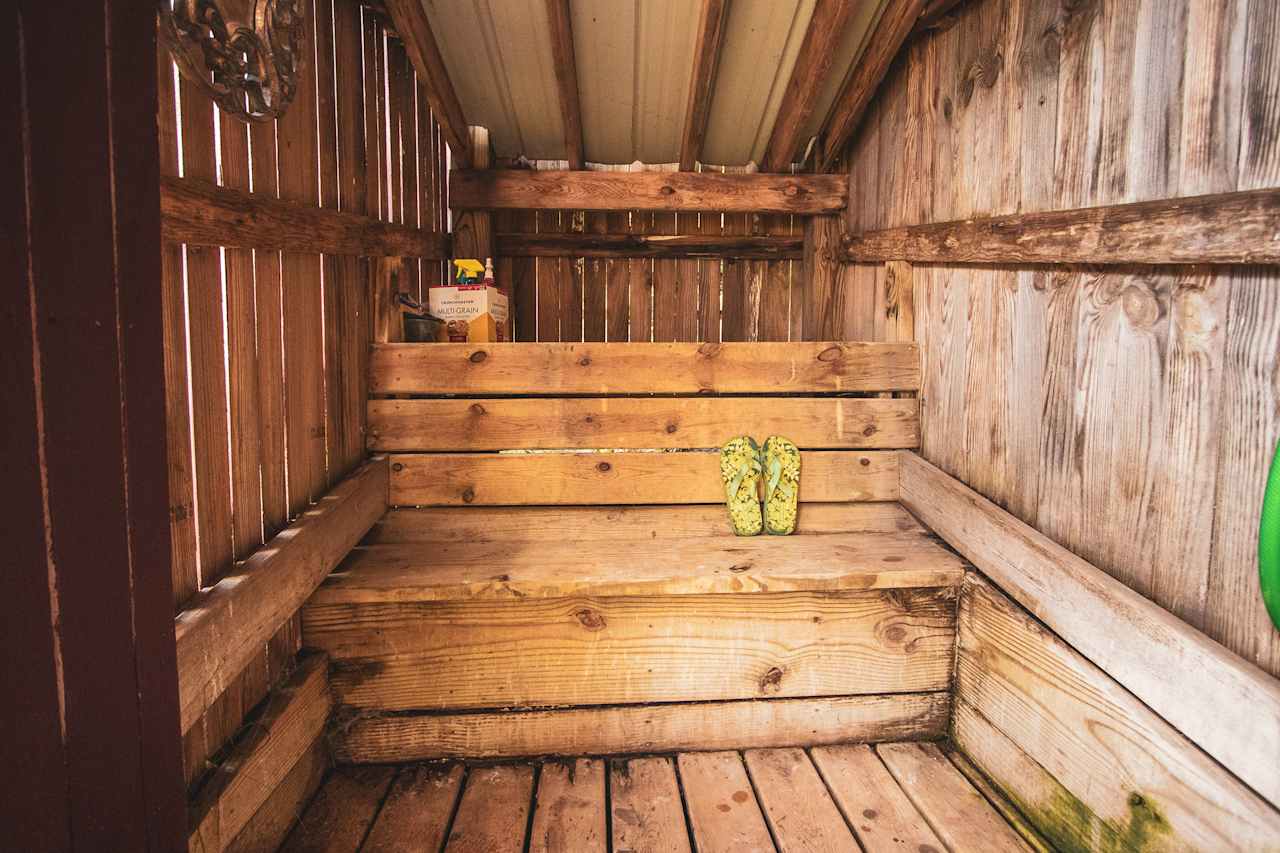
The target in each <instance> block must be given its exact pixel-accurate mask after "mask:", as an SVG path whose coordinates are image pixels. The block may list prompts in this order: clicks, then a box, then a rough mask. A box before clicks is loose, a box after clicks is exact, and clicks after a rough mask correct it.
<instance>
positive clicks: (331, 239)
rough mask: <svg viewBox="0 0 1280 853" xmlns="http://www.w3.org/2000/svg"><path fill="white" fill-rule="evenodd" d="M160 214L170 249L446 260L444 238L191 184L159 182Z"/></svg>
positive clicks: (170, 180) (187, 180) (174, 180)
mask: <svg viewBox="0 0 1280 853" xmlns="http://www.w3.org/2000/svg"><path fill="white" fill-rule="evenodd" d="M160 213H161V216H162V221H161V234H162V236H163V237H164V239H165V240H167V241H169V242H171V243H187V244H188V245H192V246H228V247H232V246H234V247H236V248H243V249H284V250H288V251H293V252H315V253H323V254H326V255H356V256H361V257H379V256H386V257H406V258H447V257H448V256H449V248H448V244H449V240H448V237H447V236H445V235H444V234H435V233H432V232H430V231H421V230H419V229H417V228H408V227H405V226H403V225H393V224H391V223H388V222H382V221H380V220H377V219H371V218H369V217H368V216H361V215H359V214H356V213H346V212H343V211H337V210H326V209H325V208H322V207H315V206H312V205H307V204H299V203H297V202H292V201H283V200H281V199H278V198H273V197H270V196H265V195H259V194H256V193H246V192H241V191H239V190H233V189H229V188H227V187H220V186H217V185H216V184H211V183H209V182H207V181H200V180H196V179H194V178H174V177H161V178H160Z"/></svg>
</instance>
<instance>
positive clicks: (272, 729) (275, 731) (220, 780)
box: [189, 655, 332, 853]
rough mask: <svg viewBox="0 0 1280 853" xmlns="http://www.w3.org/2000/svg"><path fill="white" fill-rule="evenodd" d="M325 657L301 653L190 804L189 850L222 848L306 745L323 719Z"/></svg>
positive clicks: (325, 711)
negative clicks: (291, 670)
mask: <svg viewBox="0 0 1280 853" xmlns="http://www.w3.org/2000/svg"><path fill="white" fill-rule="evenodd" d="M327 671H328V660H327V659H326V658H325V656H324V655H312V656H310V657H306V658H303V659H302V661H301V662H300V664H299V666H298V669H297V670H296V671H295V672H294V674H293V675H292V676H290V678H289V680H288V681H287V682H285V683H284V684H282V685H281V686H280V687H278V688H277V689H276V690H275V691H273V693H272V695H271V698H270V700H269V701H268V703H267V705H266V707H265V708H264V709H263V711H262V713H261V715H260V716H259V717H258V718H257V719H256V720H254V721H253V724H252V726H251V727H250V729H249V730H248V731H247V732H245V733H244V734H243V735H242V736H241V739H240V740H239V741H238V742H237V743H236V745H235V746H234V747H233V748H232V751H231V753H230V754H229V755H228V756H227V757H226V759H225V760H224V761H223V762H222V764H221V766H220V767H219V768H218V769H217V770H216V771H215V772H214V773H213V775H212V777H211V778H210V779H209V780H208V781H207V782H205V784H204V786H203V787H202V788H201V790H200V792H199V793H198V794H197V795H196V798H195V800H194V801H193V802H192V804H191V807H190V812H191V826H192V829H191V836H190V838H189V849H190V850H192V851H202V853H203V851H221V850H223V849H225V848H226V847H227V846H228V845H229V844H230V843H231V841H232V839H234V838H235V837H236V835H237V834H238V833H239V832H240V830H241V829H243V828H244V827H245V825H246V824H247V823H248V822H249V820H250V819H251V818H252V817H253V816H254V813H255V812H257V811H258V809H259V807H261V806H262V805H263V804H264V803H266V802H267V800H268V798H269V797H270V796H271V792H272V791H273V790H275V788H276V786H277V785H279V784H280V783H281V782H283V781H284V779H285V777H286V776H287V775H288V773H289V771H290V769H291V768H292V767H293V766H294V764H295V763H296V762H297V761H298V760H299V759H300V758H302V756H303V755H304V753H306V752H307V750H308V749H310V748H311V745H312V744H313V743H315V741H316V738H318V737H319V736H320V734H321V732H322V731H323V729H324V724H325V722H326V721H327V720H328V719H329V710H330V708H331V706H332V702H331V700H330V698H329V689H328V676H327Z"/></svg>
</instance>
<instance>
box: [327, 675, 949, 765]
mask: <svg viewBox="0 0 1280 853" xmlns="http://www.w3.org/2000/svg"><path fill="white" fill-rule="evenodd" d="M950 709H951V701H950V695H949V694H948V693H947V692H946V691H939V692H934V693H900V694H893V695H880V696H876V695H868V696H838V697H830V698H819V699H763V700H761V699H756V700H746V701H733V702H678V703H671V704H662V705H623V706H613V707H604V708H567V709H563V710H554V711H546V710H538V711H489V712H479V713H467V714H427V715H421V716H418V715H408V714H397V715H388V716H374V715H367V714H366V715H361V716H359V717H356V718H355V719H352V720H349V721H341V722H342V723H343V724H342V725H339V726H337V727H335V735H334V752H335V754H336V756H337V758H338V760H339V761H346V762H356V763H378V764H381V763H386V762H396V761H426V760H430V759H436V758H515V757H520V756H526V755H547V754H549V753H556V754H561V755H602V754H608V753H619V752H678V751H681V750H690V749H696V750H707V749H763V748H768V747H782V746H814V745H819V744H828V743H848V742H850V741H859V742H880V741H903V740H935V739H937V738H940V737H944V736H945V735H946V731H947V720H948V717H949V716H950Z"/></svg>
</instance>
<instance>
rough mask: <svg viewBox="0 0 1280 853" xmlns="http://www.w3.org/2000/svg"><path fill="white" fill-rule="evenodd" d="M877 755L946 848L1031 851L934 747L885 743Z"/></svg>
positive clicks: (999, 852)
mask: <svg viewBox="0 0 1280 853" xmlns="http://www.w3.org/2000/svg"><path fill="white" fill-rule="evenodd" d="M876 754H877V755H879V756H880V760H881V761H883V762H884V764H885V766H886V767H888V768H889V772H890V773H892V774H893V777H894V778H895V779H896V780H897V781H898V784H899V785H901V786H902V790H903V791H905V792H906V794H907V796H908V797H909V798H910V799H911V802H912V803H913V804H914V805H915V807H916V809H917V810H918V811H919V812H920V814H921V815H923V816H924V818H925V819H926V820H927V821H928V822H929V825H930V826H931V827H933V831H934V832H936V833H937V834H938V837H939V838H941V840H942V842H943V844H944V845H945V847H946V849H947V850H988V851H991V853H1020V851H1024V850H1027V849H1029V848H1028V846H1027V844H1026V842H1025V841H1023V840H1022V838H1021V836H1019V835H1018V833H1017V832H1015V831H1014V830H1013V828H1012V827H1011V826H1009V824H1008V823H1006V822H1005V820H1004V818H1003V816H1001V815H1000V813H998V812H997V811H996V810H995V809H993V808H992V807H991V804H990V803H988V802H987V801H986V799H985V798H984V797H983V796H982V794H980V793H978V792H977V791H976V790H974V787H973V786H972V785H970V784H969V781H968V780H967V779H966V778H965V777H964V776H963V775H961V773H960V771H959V770H957V769H956V768H955V766H954V765H953V764H952V763H951V762H950V761H948V760H947V757H946V756H945V755H943V754H942V750H940V749H938V747H937V746H936V745H935V744H932V743H883V744H880V745H879V746H878V747H876ZM940 846H941V845H940Z"/></svg>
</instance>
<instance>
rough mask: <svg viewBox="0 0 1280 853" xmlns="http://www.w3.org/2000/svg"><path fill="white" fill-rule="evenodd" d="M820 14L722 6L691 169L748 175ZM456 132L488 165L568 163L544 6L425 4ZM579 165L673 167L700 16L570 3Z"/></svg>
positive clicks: (858, 49)
mask: <svg viewBox="0 0 1280 853" xmlns="http://www.w3.org/2000/svg"><path fill="white" fill-rule="evenodd" d="M817 2H819V0H731V3H730V9H729V17H728V20H727V22H726V30H725V34H724V39H723V42H722V46H721V53H720V65H719V70H718V73H717V75H716V83H715V88H714V91H713V94H712V99H711V111H710V115H709V117H708V126H707V134H706V139H705V143H704V146H703V150H702V156H701V158H700V159H701V160H702V161H703V162H705V163H713V164H717V165H727V166H741V165H744V164H747V163H749V162H753V161H756V162H758V161H759V160H760V159H761V157H763V155H764V151H765V148H766V146H767V145H768V142H769V136H770V134H771V133H772V132H773V124H774V121H775V120H776V118H777V114H778V108H779V105H780V103H781V100H782V97H783V95H784V94H785V92H786V88H787V82H788V81H789V80H790V78H791V73H792V70H793V69H794V67H795V63H796V60H797V58H798V56H799V53H800V48H801V45H802V43H803V41H804V36H805V31H806V30H807V28H808V26H809V20H810V18H811V17H812V16H813V10H814V8H815V6H816V4H817ZM885 3H887V0H862V3H861V4H860V8H859V9H857V10H856V11H855V12H854V17H853V22H852V23H851V25H850V26H849V27H848V29H847V31H846V32H845V33H844V35H843V38H842V40H841V43H840V46H839V48H838V50H837V52H836V56H835V58H834V60H833V62H832V65H831V73H830V74H829V76H828V78H827V80H826V81H825V84H824V86H823V88H822V90H821V92H820V93H819V96H818V98H817V99H816V101H815V103H814V110H813V114H812V116H811V118H810V119H809V122H808V125H807V127H806V128H805V131H804V133H805V136H806V138H807V137H809V136H812V135H813V134H814V133H816V132H817V131H818V129H819V128H820V127H821V124H822V122H823V120H824V119H825V118H826V114H827V112H828V110H829V109H830V106H831V103H832V101H833V100H834V98H835V95H836V93H837V92H838V90H839V87H840V84H841V82H842V81H843V79H844V77H845V75H846V74H847V72H848V69H849V67H850V65H851V64H852V62H853V61H854V60H855V59H856V58H857V57H859V56H860V55H861V54H862V52H863V49H864V43H865V41H866V39H867V36H868V33H869V32H870V31H871V28H872V26H873V25H874V23H875V21H876V20H877V19H878V17H879V15H880V12H881V10H882V9H883V7H884V5H885ZM423 5H424V7H425V8H426V10H427V17H428V19H429V20H430V21H431V26H432V28H433V29H434V30H435V33H436V39H437V41H438V42H439V46H440V52H441V54H442V55H443V57H444V61H445V65H446V67H447V68H448V70H449V75H450V77H451V78H452V80H453V85H454V88H455V89H456V90H457V94H458V99H459V101H461V102H462V109H463V112H464V114H465V115H466V119H467V121H468V122H469V123H471V124H478V125H482V126H484V127H487V128H489V133H490V138H491V139H492V141H493V145H494V149H495V152H496V154H497V155H498V156H500V157H515V156H520V155H523V156H525V157H528V158H530V159H538V160H563V159H564V158H565V157H566V156H567V152H566V151H565V146H564V138H563V131H562V125H561V119H560V104H559V98H558V95H557V90H556V80H555V68H554V66H553V58H552V52H551V35H550V24H549V22H548V19H547V12H546V5H545V0H423ZM570 7H571V17H572V24H573V37H574V38H573V40H574V53H575V58H576V61H577V66H578V92H579V100H580V102H581V107H582V125H583V143H584V147H585V154H586V159H587V160H589V161H591V162H594V163H632V162H636V161H640V162H644V163H670V162H674V161H676V160H678V159H679V157H680V135H681V131H682V127H683V124H684V115H685V109H686V104H687V100H688V96H689V76H690V74H691V73H692V66H693V50H694V47H695V44H694V42H695V40H696V38H697V30H698V16H699V11H700V9H699V7H700V4H699V3H698V2H696V0H572V2H571V4H570Z"/></svg>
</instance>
